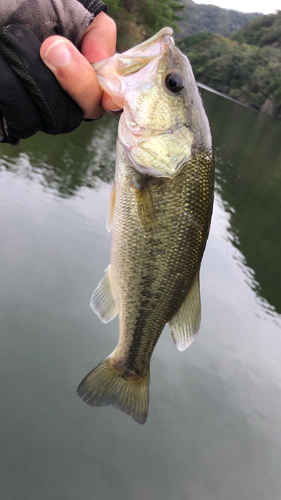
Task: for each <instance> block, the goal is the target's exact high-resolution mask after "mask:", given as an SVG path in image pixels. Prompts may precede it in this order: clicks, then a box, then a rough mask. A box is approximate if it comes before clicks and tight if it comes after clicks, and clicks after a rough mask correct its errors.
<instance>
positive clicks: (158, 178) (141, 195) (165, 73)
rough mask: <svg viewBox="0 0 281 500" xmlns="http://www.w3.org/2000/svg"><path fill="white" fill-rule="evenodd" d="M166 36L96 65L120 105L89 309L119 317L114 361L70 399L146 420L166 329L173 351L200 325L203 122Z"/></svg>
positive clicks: (205, 176)
mask: <svg viewBox="0 0 281 500" xmlns="http://www.w3.org/2000/svg"><path fill="white" fill-rule="evenodd" d="M171 35H172V32H171V30H170V29H169V28H164V29H163V30H161V31H160V32H159V33H158V34H157V35H155V37H153V38H152V39H150V40H148V41H146V42H144V43H143V44H141V45H139V46H138V47H135V48H134V49H131V50H130V51H128V52H126V53H124V54H121V55H116V56H114V58H111V59H109V60H108V61H106V62H105V63H103V64H101V63H99V66H98V68H97V74H98V77H99V79H100V83H101V85H102V86H103V87H104V89H105V90H106V91H107V92H109V93H111V95H112V97H113V98H114V96H115V94H116V95H118V98H120V94H121V96H122V98H123V99H124V112H123V114H122V116H121V119H120V124H119V132H118V140H117V152H116V153H117V154H116V173H115V182H114V187H113V192H112V196H111V202H110V209H109V218H108V226H109V227H111V226H112V229H113V239H112V252H111V264H110V266H109V267H108V269H107V271H106V274H105V276H104V278H103V280H102V281H101V282H100V283H99V285H98V287H97V289H96V290H95V292H94V294H93V296H92V299H91V306H92V308H93V309H94V311H95V312H96V313H97V314H98V316H99V317H100V319H101V320H102V321H103V322H107V321H110V320H111V319H113V318H114V317H115V316H116V315H117V314H118V313H119V340H118V344H117V347H116V348H115V350H114V351H113V353H112V354H111V355H110V356H109V357H108V358H106V359H105V360H104V361H102V362H101V363H100V364H99V365H98V366H97V367H96V368H95V369H94V370H93V371H92V372H90V373H89V374H88V375H87V376H86V377H85V379H84V380H83V381H82V382H81V384H80V385H79V387H78V394H79V395H80V396H81V397H82V398H83V399H84V401H86V402H87V403H88V404H90V405H92V406H103V405H109V404H111V405H113V406H115V407H117V408H119V409H121V410H122V411H124V412H126V413H128V414H129V415H131V416H132V417H133V418H134V419H135V420H136V421H137V422H139V423H141V424H142V423H144V422H145V421H146V419H147V412H148V398H149V367H150V358H151V356H152V353H153V350H154V347H155V345H156V343H157V341H158V339H159V337H160V335H161V333H162V331H163V328H164V326H165V324H166V323H168V324H169V327H170V330H171V333H172V337H173V339H174V342H175V344H176V346H177V347H178V349H179V350H181V351H182V350H184V349H186V348H187V347H188V346H189V345H190V344H191V343H192V341H193V340H194V337H195V335H196V333H197V331H198V329H199V326H200V314H201V308H200V291H199V271H200V264H201V260H202V256H203V253H204V249H205V246H206V241H207V238H208V233H209V228H210V222H211V214H212V205H213V190H214V160H213V150H212V142H211V134H210V130H209V125H208V120H207V117H206V114H205V111H204V108H203V105H202V102H201V98H200V95H199V92H198V89H197V86H196V82H195V80H194V76H193V73H192V70H191V67H190V64H189V62H188V60H187V58H186V57H185V56H184V55H183V54H181V52H180V51H179V50H178V49H177V48H176V47H175V46H174V42H173V39H172V36H171Z"/></svg>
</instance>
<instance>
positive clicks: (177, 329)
mask: <svg viewBox="0 0 281 500" xmlns="http://www.w3.org/2000/svg"><path fill="white" fill-rule="evenodd" d="M200 320H201V302H200V287H199V272H198V274H197V275H196V276H195V279H194V282H193V284H192V287H191V289H190V290H189V292H188V294H187V296H186V298H185V300H184V302H183V303H182V305H181V308H180V310H179V311H178V312H177V314H175V316H174V317H173V318H172V319H171V321H169V327H170V330H171V334H172V337H173V340H174V342H175V344H176V346H177V348H178V350H179V351H184V350H185V349H187V347H189V346H190V344H192V342H193V340H194V339H195V337H196V334H197V332H198V330H199V327H200Z"/></svg>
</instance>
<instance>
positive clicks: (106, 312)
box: [90, 264, 118, 323]
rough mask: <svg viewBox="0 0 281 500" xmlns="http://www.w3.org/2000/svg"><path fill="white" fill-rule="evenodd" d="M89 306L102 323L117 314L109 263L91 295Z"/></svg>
mask: <svg viewBox="0 0 281 500" xmlns="http://www.w3.org/2000/svg"><path fill="white" fill-rule="evenodd" d="M90 306H91V308H92V309H93V311H94V312H95V313H96V315H97V316H98V317H99V318H100V320H101V321H102V322H103V323H108V322H109V321H111V320H112V319H114V318H115V316H117V314H118V308H117V306H116V303H115V300H114V297H113V290H112V279H111V272H110V264H109V266H108V268H107V269H106V274H105V276H104V277H103V279H102V280H101V281H100V282H99V284H98V286H97V288H96V289H95V291H94V293H93V295H92V297H91V300H90Z"/></svg>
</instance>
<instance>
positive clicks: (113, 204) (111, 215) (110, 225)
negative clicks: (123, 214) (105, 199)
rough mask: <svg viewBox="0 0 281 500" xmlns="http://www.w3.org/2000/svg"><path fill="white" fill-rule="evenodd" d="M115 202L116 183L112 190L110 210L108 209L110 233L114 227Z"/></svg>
mask: <svg viewBox="0 0 281 500" xmlns="http://www.w3.org/2000/svg"><path fill="white" fill-rule="evenodd" d="M115 200H116V183H115V181H114V182H113V186H112V189H111V193H110V197H109V203H108V209H107V220H106V229H107V230H108V232H109V233H110V231H111V229H112V226H113V217H114V209H115Z"/></svg>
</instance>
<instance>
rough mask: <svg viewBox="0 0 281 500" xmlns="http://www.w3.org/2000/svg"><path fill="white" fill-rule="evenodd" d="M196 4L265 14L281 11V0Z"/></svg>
mask: <svg viewBox="0 0 281 500" xmlns="http://www.w3.org/2000/svg"><path fill="white" fill-rule="evenodd" d="M193 1H194V2H195V3H205V4H212V5H217V6H218V7H223V8H224V9H234V10H240V11H241V12H262V13H263V14H274V12H275V11H276V10H277V9H279V10H281V0H213V1H208V0H193Z"/></svg>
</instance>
